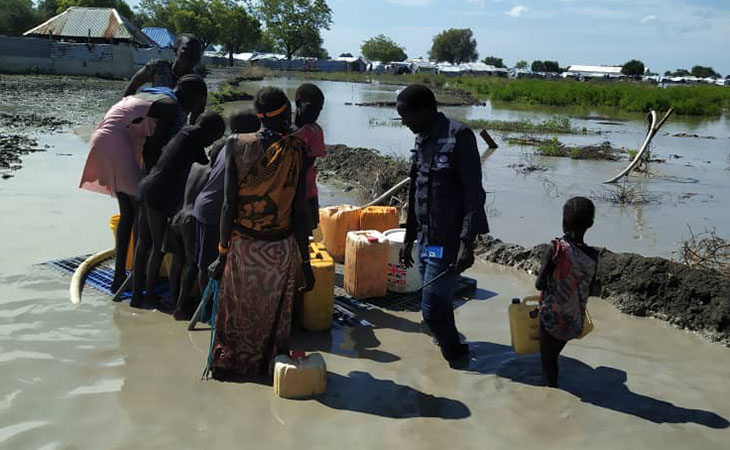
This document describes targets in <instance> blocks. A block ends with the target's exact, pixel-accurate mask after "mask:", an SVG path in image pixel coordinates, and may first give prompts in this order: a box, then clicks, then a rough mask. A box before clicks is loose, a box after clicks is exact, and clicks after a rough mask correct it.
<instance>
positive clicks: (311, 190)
mask: <svg viewBox="0 0 730 450" xmlns="http://www.w3.org/2000/svg"><path fill="white" fill-rule="evenodd" d="M294 136H296V137H298V138H300V139H301V140H303V141H304V142H305V143H306V144H307V147H309V152H308V153H307V157H309V158H312V159H315V158H321V157H322V156H325V155H326V154H327V151H326V150H325V147H324V131H322V127H320V126H319V125H317V124H316V123H309V124H307V125H304V126H303V127H302V128H300V129H298V130H297V131H296V132H295V133H294ZM306 186H307V199H312V198H317V168H316V167H315V165H314V164H312V165H311V167H310V168H309V170H308V171H307V173H306Z"/></svg>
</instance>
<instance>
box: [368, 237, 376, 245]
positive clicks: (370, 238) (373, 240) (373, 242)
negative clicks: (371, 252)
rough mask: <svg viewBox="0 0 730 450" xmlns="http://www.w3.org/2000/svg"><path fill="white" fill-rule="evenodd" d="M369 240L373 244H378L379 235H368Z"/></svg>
mask: <svg viewBox="0 0 730 450" xmlns="http://www.w3.org/2000/svg"><path fill="white" fill-rule="evenodd" d="M368 242H369V243H371V244H376V243H377V242H378V237H377V236H368Z"/></svg>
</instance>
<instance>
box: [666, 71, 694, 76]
mask: <svg viewBox="0 0 730 450" xmlns="http://www.w3.org/2000/svg"><path fill="white" fill-rule="evenodd" d="M667 73H668V74H669V76H671V77H688V76H690V75H692V74H691V73H690V72H689V70H687V69H677V70H675V71H674V72H667Z"/></svg>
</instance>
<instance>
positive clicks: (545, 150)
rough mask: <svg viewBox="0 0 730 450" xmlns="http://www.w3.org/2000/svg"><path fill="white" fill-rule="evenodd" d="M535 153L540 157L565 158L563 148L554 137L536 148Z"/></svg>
mask: <svg viewBox="0 0 730 450" xmlns="http://www.w3.org/2000/svg"><path fill="white" fill-rule="evenodd" d="M537 152H538V153H539V154H540V155H542V156H565V155H566V153H567V151H566V149H565V146H564V145H563V144H562V143H561V142H560V141H559V140H558V138H556V137H554V138H552V139H549V140H547V141H545V142H543V143H542V144H540V145H538V146H537Z"/></svg>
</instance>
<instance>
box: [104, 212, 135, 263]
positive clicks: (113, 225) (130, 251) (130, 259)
mask: <svg viewBox="0 0 730 450" xmlns="http://www.w3.org/2000/svg"><path fill="white" fill-rule="evenodd" d="M118 226H119V214H114V215H113V216H111V217H110V218H109V228H110V229H111V230H112V234H113V235H114V241H115V242H116V240H117V227H118ZM133 265H134V232H132V233H131V236H130V238H129V247H128V248H127V263H126V264H125V267H126V269H127V270H132V266H133Z"/></svg>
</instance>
